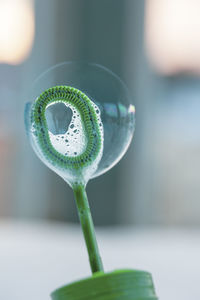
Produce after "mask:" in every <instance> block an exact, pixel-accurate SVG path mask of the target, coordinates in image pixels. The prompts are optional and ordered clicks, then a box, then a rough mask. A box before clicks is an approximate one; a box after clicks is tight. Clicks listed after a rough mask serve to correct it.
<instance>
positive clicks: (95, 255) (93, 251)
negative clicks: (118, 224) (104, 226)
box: [73, 185, 103, 273]
mask: <svg viewBox="0 0 200 300" xmlns="http://www.w3.org/2000/svg"><path fill="white" fill-rule="evenodd" d="M73 191H74V196H75V199H76V205H77V208H78V214H79V219H80V222H81V227H82V230H83V234H84V238H85V243H86V246H87V250H88V255H89V261H90V267H91V270H92V273H95V272H99V271H101V272H102V271H103V265H102V261H101V257H100V254H99V249H98V245H97V240H96V235H95V230H94V224H93V221H92V216H91V212H90V207H89V203H88V199H87V194H86V191H85V188H84V187H83V186H81V185H79V186H76V187H74V189H73Z"/></svg>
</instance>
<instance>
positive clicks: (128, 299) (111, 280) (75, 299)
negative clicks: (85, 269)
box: [51, 270, 158, 300]
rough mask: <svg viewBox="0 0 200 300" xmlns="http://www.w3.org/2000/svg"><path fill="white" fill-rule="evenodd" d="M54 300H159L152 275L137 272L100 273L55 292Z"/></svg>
mask: <svg viewBox="0 0 200 300" xmlns="http://www.w3.org/2000/svg"><path fill="white" fill-rule="evenodd" d="M51 298H52V300H158V298H157V297H156V294H155V290H154V286H153V281H152V277H151V274H150V273H148V272H144V271H137V270H117V271H114V272H111V273H103V272H98V273H95V274H94V275H93V276H92V277H89V278H87V279H84V280H81V281H77V282H74V283H71V284H69V285H66V286H63V287H61V288H59V289H57V290H55V291H54V292H53V293H52V294H51Z"/></svg>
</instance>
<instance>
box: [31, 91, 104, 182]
mask: <svg viewBox="0 0 200 300" xmlns="http://www.w3.org/2000/svg"><path fill="white" fill-rule="evenodd" d="M58 102H61V103H65V104H69V105H71V106H72V107H74V108H75V109H76V110H77V112H78V113H79V114H80V118H81V123H82V126H83V129H84V135H85V138H86V141H87V142H86V147H85V149H84V151H83V153H81V154H80V155H77V156H75V157H73V156H69V155H64V154H62V153H60V152H58V151H57V150H56V149H55V148H54V147H53V145H52V144H51V141H50V137H49V130H48V124H47V120H46V116H45V111H46V109H47V107H48V106H49V105H50V104H52V103H53V104H55V103H58ZM97 111H98V113H99V110H96V109H95V107H94V103H93V102H92V101H91V100H90V99H89V98H88V96H86V95H85V94H84V93H83V92H81V91H80V90H78V89H76V88H73V87H69V86H56V87H52V88H49V89H47V90H45V91H44V92H43V93H42V94H41V95H40V96H39V97H38V98H37V99H36V100H35V102H34V103H33V105H32V108H31V115H30V122H31V124H32V128H33V129H32V132H33V133H34V136H35V139H36V143H37V148H39V152H40V153H41V154H42V157H43V158H44V159H45V160H46V161H48V164H51V165H53V166H54V167H56V168H58V169H61V170H62V171H64V170H66V171H71V172H73V173H74V172H75V175H77V176H78V174H79V175H80V174H82V175H83V173H84V170H86V169H87V168H88V167H90V166H92V165H93V163H94V161H96V160H98V161H99V160H100V157H101V155H102V149H103V134H102V124H101V122H100V121H99V118H98V115H97ZM83 176H84V175H83Z"/></svg>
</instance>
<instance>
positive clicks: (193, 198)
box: [0, 0, 200, 299]
mask: <svg viewBox="0 0 200 300" xmlns="http://www.w3.org/2000/svg"><path fill="white" fill-rule="evenodd" d="M74 60H75V61H76V60H84V61H87V62H94V63H98V64H101V65H103V66H105V67H107V68H109V69H110V70H112V71H113V72H114V73H116V74H117V75H118V76H119V77H120V78H121V79H122V80H123V81H124V82H125V83H126V85H127V86H128V88H129V90H130V93H131V95H132V103H133V104H134V105H135V106H136V131H135V136H134V139H133V142H132V144H131V146H130V148H129V150H128V152H127V154H126V155H125V157H124V158H123V159H122V160H121V162H120V163H119V164H118V165H117V166H116V167H115V168H113V169H112V170H111V171H109V172H108V173H106V174H105V175H103V176H100V177H98V178H96V179H93V180H92V181H91V182H89V184H88V188H87V191H88V196H89V200H90V205H91V209H92V213H93V217H94V222H95V224H96V225H99V226H102V227H105V226H108V225H109V226H111V225H112V226H114V225H117V226H121V225H123V226H125V225H133V227H134V228H138V227H139V226H140V227H141V226H142V227H144V228H149V227H150V226H153V227H156V228H159V229H160V228H161V229H162V228H169V227H170V228H175V227H176V228H179V229H180V228H182V229H184V230H185V229H186V230H187V229H192V228H193V229H194V230H197V229H198V228H199V226H200V201H199V200H200V175H199V168H200V117H199V115H200V84H199V83H200V82H199V78H200V77H199V76H200V2H199V1H196V0H146V1H144V0H140V1H137V0H101V1H98V0H84V1H83V0H76V1H74V0H59V1H54V0H43V1H39V0H35V1H34V0H0V218H1V219H2V220H4V219H9V220H26V221H33V220H35V221H38V220H40V221H44V220H45V221H49V222H51V221H59V222H64V223H77V222H78V218H77V214H76V207H75V203H74V200H73V194H72V191H71V189H70V187H69V186H67V184H66V183H65V182H64V181H63V180H62V179H61V178H60V177H58V176H57V175H56V174H54V173H53V172H52V171H50V170H49V169H48V168H47V167H45V166H44V165H43V164H42V162H41V161H40V160H39V159H38V158H37V157H36V155H35V153H34V152H33V150H32V148H31V146H30V145H29V142H28V140H27V138H26V136H25V130H24V123H23V122H24V121H23V111H24V104H25V102H26V101H28V100H29V99H26V96H25V95H27V94H28V91H29V88H30V86H31V84H32V82H33V80H35V79H36V78H37V77H38V76H39V75H40V74H41V73H42V72H43V71H45V70H46V69H48V68H49V67H51V66H53V65H55V64H57V63H60V62H63V61H74ZM106 228H107V227H106ZM163 299H164V298H163ZM168 299H169V298H168ZM171 299H172V298H171ZM174 299H176V298H174ZM181 299H183V298H181ZM188 299H189V298H188ZM193 299H197V298H195V297H193Z"/></svg>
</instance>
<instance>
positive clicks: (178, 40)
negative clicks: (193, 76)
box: [145, 0, 200, 74]
mask: <svg viewBox="0 0 200 300" xmlns="http://www.w3.org/2000/svg"><path fill="white" fill-rule="evenodd" d="M145 42H146V47H147V53H148V56H149V58H150V61H151V62H152V63H153V64H154V66H155V67H156V68H157V69H158V70H159V71H160V72H162V73H164V74H173V73H177V72H183V71H186V72H188V71H189V72H195V73H199V72H200V1H199V0H146V18H145Z"/></svg>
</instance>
